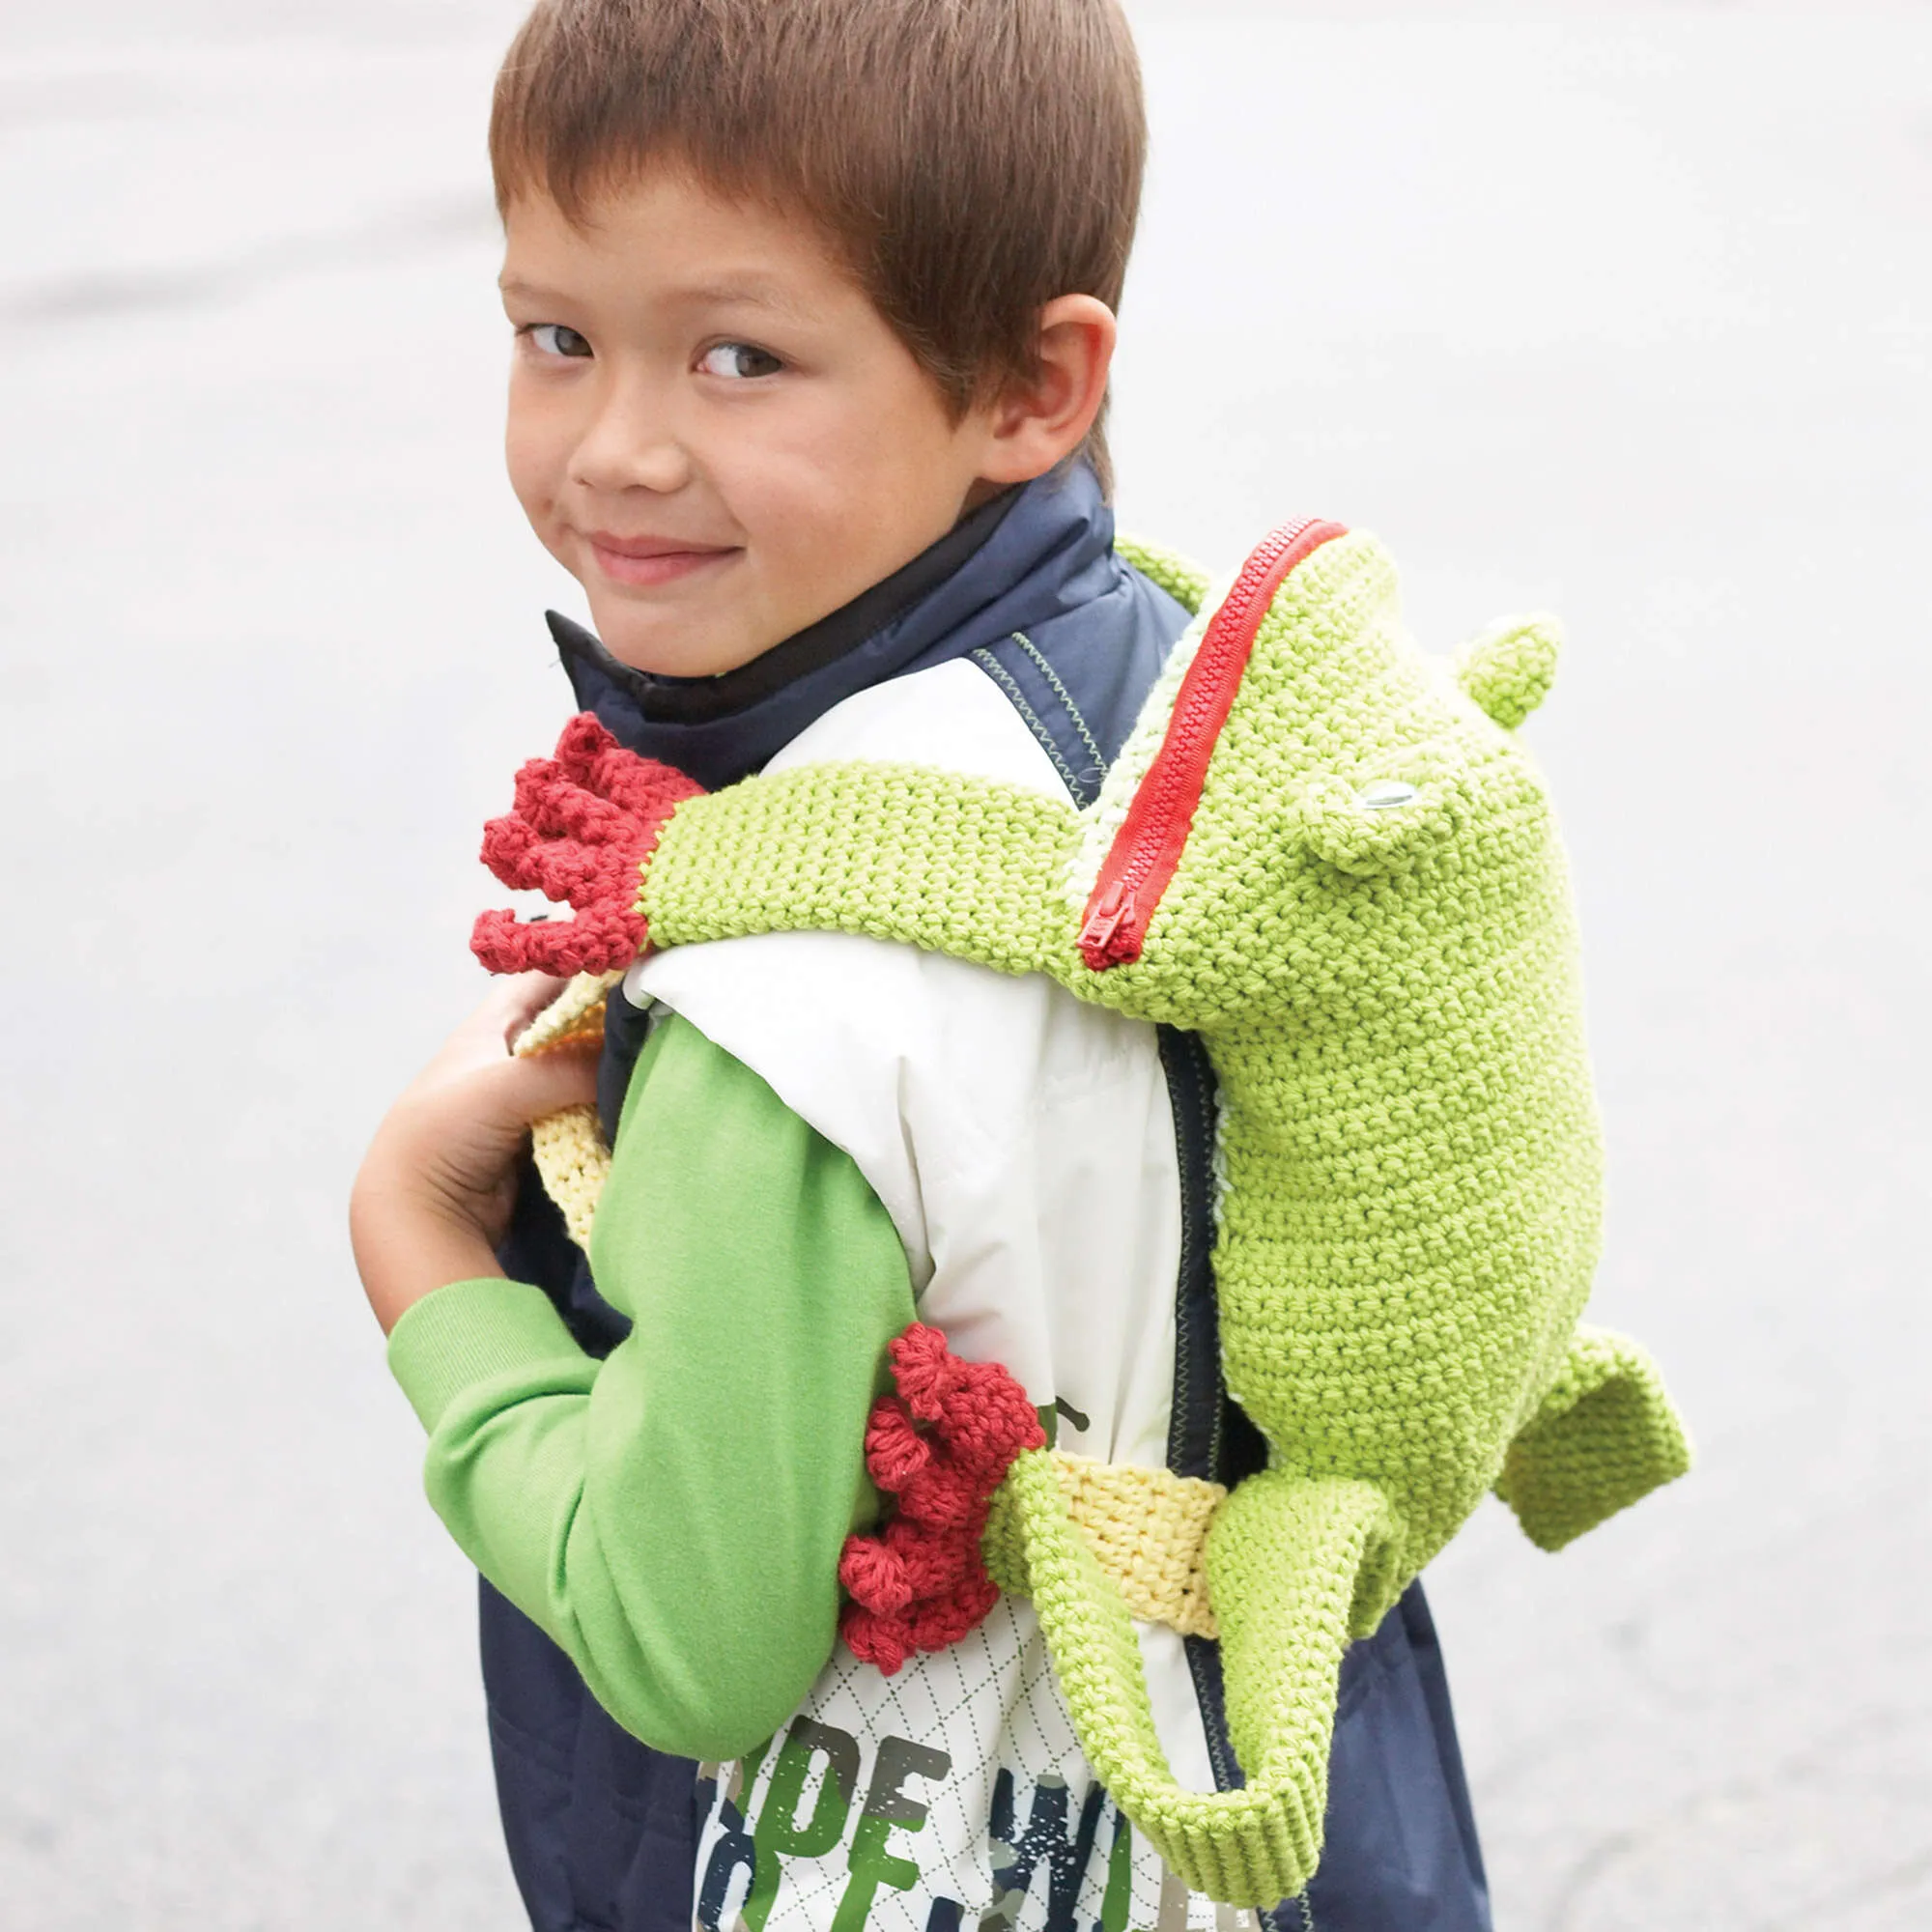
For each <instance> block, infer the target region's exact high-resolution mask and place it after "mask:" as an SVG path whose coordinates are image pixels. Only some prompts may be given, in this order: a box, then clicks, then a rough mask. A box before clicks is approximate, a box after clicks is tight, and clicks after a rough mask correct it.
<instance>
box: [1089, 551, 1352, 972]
mask: <svg viewBox="0 0 1932 1932" xmlns="http://www.w3.org/2000/svg"><path fill="white" fill-rule="evenodd" d="M1346 534H1347V530H1346V528H1345V527H1344V526H1342V525H1341V524H1330V523H1323V522H1322V521H1321V519H1320V518H1318V517H1304V518H1303V519H1302V520H1301V521H1300V522H1299V523H1294V524H1284V525H1282V526H1281V527H1280V528H1279V529H1278V530H1275V531H1274V532H1273V533H1272V534H1271V535H1269V536H1268V537H1267V538H1266V539H1265V540H1264V542H1263V543H1262V545H1261V546H1260V548H1259V549H1258V550H1256V552H1255V553H1254V554H1253V555H1252V556H1250V557H1249V558H1248V560H1247V562H1246V563H1244V564H1243V565H1242V566H1241V574H1240V576H1239V577H1237V578H1236V580H1235V587H1234V588H1233V589H1232V590H1231V591H1229V593H1228V595H1227V597H1226V599H1225V600H1224V601H1223V603H1222V605H1221V608H1220V610H1218V611H1216V612H1215V613H1214V617H1213V621H1212V622H1211V623H1209V624H1208V630H1207V633H1206V635H1205V636H1204V637H1203V638H1202V639H1201V646H1200V648H1199V649H1198V650H1197V651H1196V652H1195V654H1194V662H1193V663H1192V664H1191V665H1189V666H1188V667H1187V673H1186V675H1185V676H1184V677H1183V678H1182V679H1181V681H1180V690H1179V692H1178V693H1177V694H1176V696H1175V700H1174V715H1173V717H1171V718H1170V719H1169V720H1168V721H1167V731H1166V734H1165V735H1164V736H1163V737H1162V739H1161V741H1160V749H1159V750H1158V751H1156V752H1155V753H1154V754H1153V762H1152V763H1151V765H1150V766H1149V767H1148V770H1147V775H1146V777H1144V778H1143V779H1142V780H1141V781H1140V784H1139V785H1138V787H1136V789H1135V792H1134V795H1133V798H1132V800H1131V801H1130V802H1129V804H1128V806H1127V815H1126V817H1125V818H1124V819H1123V820H1122V824H1121V829H1120V830H1119V831H1118V832H1117V833H1115V835H1114V842H1113V844H1112V845H1111V846H1110V847H1108V850H1107V857H1106V860H1105V862H1104V864H1102V866H1101V867H1100V875H1099V877H1098V878H1096V879H1095V880H1094V890H1093V892H1092V893H1091V894H1090V895H1089V896H1088V899H1087V913H1086V919H1085V922H1084V923H1083V924H1082V925H1081V928H1080V956H1081V957H1082V958H1083V959H1085V960H1086V962H1087V964H1088V965H1089V966H1090V967H1091V968H1092V969H1093V970H1094V972H1095V973H1104V972H1105V971H1106V970H1107V968H1108V967H1110V966H1124V965H1128V964H1130V963H1131V962H1132V961H1134V960H1136V959H1138V958H1139V957H1140V956H1141V948H1142V946H1143V945H1144V944H1145V943H1146V940H1147V930H1148V926H1149V925H1150V923H1151V922H1152V919H1153V916H1154V913H1155V912H1156V911H1157V910H1158V909H1159V906H1160V901H1161V897H1162V895H1163V894H1165V893H1166V891H1167V888H1168V884H1169V882H1170V881H1171V880H1172V879H1173V877H1174V872H1175V867H1177V866H1179V863H1180V854H1181V851H1182V849H1183V848H1184V847H1185V845H1186V843H1187V835H1188V833H1189V831H1190V830H1191V829H1192V827H1193V824H1194V811H1195V808H1196V807H1197V806H1198V805H1199V804H1200V803H1201V787H1202V785H1203V784H1204V783H1205V782H1206V781H1207V777H1208V761H1209V760H1210V759H1211V758H1212V757H1213V755H1214V747H1215V745H1216V743H1217V742H1218V741H1219V739H1220V736H1221V727H1222V726H1223V725H1225V724H1226V723H1227V722H1228V713H1229V712H1230V711H1231V710H1232V709H1233V708H1234V702H1235V692H1236V689H1237V687H1238V686H1239V684H1240V682H1241V673H1242V672H1243V671H1244V670H1246V668H1247V665H1248V657H1249V655H1250V653H1251V652H1252V651H1253V649H1254V644H1255V634H1256V632H1257V631H1259V630H1260V629H1261V624H1262V619H1263V617H1264V616H1265V615H1266V614H1267V608H1268V606H1269V604H1271V603H1272V602H1273V601H1274V594H1275V592H1276V591H1277V590H1279V589H1280V588H1281V586H1282V583H1283V582H1285V581H1286V579H1287V577H1288V575H1289V573H1290V572H1291V571H1293V569H1294V568H1295V566H1296V565H1297V564H1299V563H1301V562H1302V561H1303V560H1304V559H1305V558H1307V557H1309V556H1311V555H1312V554H1314V553H1315V552H1316V551H1317V550H1319V549H1320V548H1321V546H1322V545H1323V544H1325V543H1327V542H1329V541H1330V539H1332V538H1334V537H1339V536H1344V535H1346Z"/></svg>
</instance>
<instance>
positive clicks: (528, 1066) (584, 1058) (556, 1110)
mask: <svg viewBox="0 0 1932 1932" xmlns="http://www.w3.org/2000/svg"><path fill="white" fill-rule="evenodd" d="M600 1044H601V1042H598V1041H594V1040H583V1041H580V1042H572V1043H569V1044H564V1043H561V1042H559V1043H558V1044H557V1045H555V1046H552V1047H546V1048H545V1049H544V1050H543V1051H542V1052H540V1053H531V1054H526V1055H524V1056H523V1057H521V1058H519V1059H514V1060H512V1061H511V1062H510V1063H509V1066H508V1068H507V1069H506V1075H507V1077H508V1078H509V1079H511V1080H512V1081H514V1082H515V1085H514V1088H513V1089H512V1091H513V1092H514V1094H515V1095H516V1103H515V1104H516V1110H517V1112H518V1113H519V1114H520V1115H521V1116H522V1117H523V1119H524V1120H525V1121H526V1122H531V1121H541V1120H542V1119H544V1117H545V1116H546V1115H549V1114H560V1113H562V1111H563V1110H564V1109H565V1108H566V1107H583V1106H592V1105H595V1103H596V1100H597V1055H598V1051H599V1046H600Z"/></svg>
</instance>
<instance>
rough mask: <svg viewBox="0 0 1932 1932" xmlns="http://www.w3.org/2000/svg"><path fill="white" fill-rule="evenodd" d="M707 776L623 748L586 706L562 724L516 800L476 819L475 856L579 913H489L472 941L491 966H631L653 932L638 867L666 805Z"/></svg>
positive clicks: (585, 969)
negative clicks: (555, 916) (642, 907)
mask: <svg viewBox="0 0 1932 1932" xmlns="http://www.w3.org/2000/svg"><path fill="white" fill-rule="evenodd" d="M703 789H704V787H703V786H702V785H700V784H698V783H697V782H696V781H695V780H692V779H688V778H686V777H685V775H684V774H683V773H682V772H680V771H677V770H675V769H674V768H673V767H671V766H669V765H666V764H661V763H659V762H658V761H657V760H656V759H655V758H640V757H639V756H638V754H637V753H635V752H627V751H625V750H624V749H623V747H622V746H621V745H619V744H618V743H617V741H616V739H615V738H613V737H612V736H611V733H610V732H609V731H607V730H606V729H605V728H604V726H603V725H600V724H599V723H598V722H597V719H596V718H595V716H594V715H593V714H592V713H590V712H588V711H582V712H580V713H579V714H578V715H577V716H576V717H575V718H573V719H572V720H571V721H570V723H569V724H567V725H565V726H564V727H563V734H562V736H561V737H559V738H558V739H557V741H556V755H555V756H554V757H550V758H532V759H530V761H529V762H528V763H527V764H526V765H525V766H524V767H523V769H522V770H521V771H520V772H518V774H517V792H516V807H515V810H512V811H509V812H506V813H505V814H504V815H503V816H502V817H501V818H493V819H492V820H491V821H490V822H489V824H488V825H486V826H485V827H484V828H483V863H484V864H485V865H486V866H488V867H490V869H491V870H492V871H493V872H495V873H496V875H497V878H499V879H500V880H501V881H502V882H503V884H504V885H506V886H511V887H514V888H516V889H517V890H518V891H520V892H521V891H528V890H535V891H538V892H541V893H543V894H544V895H545V896H546V897H548V898H552V899H555V900H557V901H558V902H559V903H561V902H563V901H566V900H567V901H568V902H569V904H570V906H571V907H572V909H573V910H574V911H575V913H576V915H577V916H576V918H574V919H568V920H555V921H550V920H543V921H531V922H529V923H525V922H523V921H520V920H519V919H518V918H517V917H516V915H515V914H514V913H510V912H486V913H484V914H483V915H482V916H481V917H480V918H479V919H478V920H477V922H476V925H475V929H474V931H473V932H472V933H471V934H470V939H469V946H470V951H471V952H474V953H475V954H476V956H477V958H478V959H480V960H481V961H482V962H483V964H484V965H485V966H487V967H488V968H489V969H490V971H491V972H493V973H523V972H527V971H528V970H529V969H530V968H532V967H536V968H538V969H540V970H541V971H543V972H546V973H557V974H572V973H604V972H609V971H612V970H614V969H616V968H619V967H623V966H628V965H629V964H630V963H631V961H632V960H633V959H635V958H636V957H637V956H638V955H639V952H642V951H643V950H644V945H645V942H646V940H647V939H648V937H649V935H648V933H647V932H646V930H645V925H644V918H643V915H642V914H641V913H640V912H639V910H638V894H639V881H640V868H641V867H642V866H643V864H644V862H645V861H646V860H647V859H648V858H649V857H650V855H651V853H652V852H653V851H654V850H655V849H656V847H657V842H658V838H659V835H660V834H661V833H662V832H663V830H664V828H665V824H666V821H667V820H668V818H669V817H670V815H671V813H672V812H673V811H675V810H677V808H678V807H679V806H680V805H682V804H683V803H684V801H685V800H686V799H688V798H695V797H696V796H697V795H698V794H699V793H700V792H701V791H702V790H703Z"/></svg>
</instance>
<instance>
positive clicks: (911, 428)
mask: <svg viewBox="0 0 1932 1932" xmlns="http://www.w3.org/2000/svg"><path fill="white" fill-rule="evenodd" d="M590 213H591V218H590V219H589V220H588V221H586V222H585V223H584V224H583V225H582V226H576V225H573V224H572V223H571V222H570V221H568V220H566V219H565V218H564V216H563V214H562V213H561V212H560V211H559V210H558V209H557V207H556V206H555V204H554V202H552V201H551V200H550V199H549V198H548V197H546V196H544V195H541V194H536V193H527V194H525V195H522V196H520V197H518V199H517V200H516V201H514V202H513V203H512V204H511V206H510V209H509V213H508V215H507V217H506V222H505V226H506V231H507V244H508V245H507V250H506V255H505V260H504V266H503V276H502V288H503V301H504V306H505V308H506V309H507V310H508V312H509V316H510V320H511V321H512V323H514V324H515V325H516V327H517V343H516V355H515V362H514V366H513V371H512V374H511V378H510V415H509V435H508V453H509V466H510V481H511V483H512V485H513V487H514V488H515V490H516V493H517V497H518V499H519V500H520V501H521V502H522V504H523V506H524V510H525V513H526V515H527V516H528V518H529V520H530V524H531V526H532V527H533V528H534V529H535V530H536V533H537V535H538V536H539V537H541V538H542V539H543V542H544V544H545V546H546V547H547V548H548V549H549V550H550V552H551V554H553V555H554V557H555V558H556V559H557V561H558V562H559V563H561V564H562V565H563V567H564V568H565V569H566V570H568V571H569V572H570V573H571V575H572V576H573V577H575V578H576V579H577V580H578V582H580V583H582V585H583V588H584V590H585V592H586V594H587V595H588V597H589V600H590V611H591V615H592V618H593V619H594V621H595V623H596V627H597V631H598V634H599V636H600V637H602V639H604V642H605V644H606V645H607V646H608V647H609V649H610V650H611V653H612V654H613V655H614V656H615V657H617V658H619V659H620V660H622V661H623V662H624V663H625V664H628V665H633V666H635V667H636V668H639V670H649V671H658V672H664V673H668V674H670V675H675V676H683V677H694V676H705V675H710V674H713V673H716V672H719V671H725V670H730V669H732V668H735V667H736V666H739V665H742V664H746V663H748V662H749V661H750V660H751V659H753V658H754V657H756V656H758V655H759V653H760V652H762V651H766V650H769V649H770V648H771V647H772V646H773V645H774V644H777V643H780V642H781V641H782V640H783V639H786V638H788V637H790V636H792V634H793V633H795V632H797V631H801V630H803V629H804V628H805V627H806V626H807V625H808V624H810V623H812V622H814V621H816V620H817V619H818V618H820V617H823V616H825V615H827V614H828V613H829V612H831V611H836V610H838V608H839V607H840V606H841V605H843V604H846V603H849V602H850V601H851V599H853V598H854V597H856V596H858V595H859V593H860V592H861V591H863V590H865V589H867V588H868V587H869V586H870V585H872V584H873V583H876V582H878V581H879V580H880V579H881V578H884V577H887V576H890V575H891V574H892V572H893V571H895V570H896V569H897V568H898V567H899V566H900V565H901V564H903V563H907V562H909V561H910V560H911V559H912V558H913V557H915V556H917V555H918V554H919V553H920V552H921V551H922V550H923V549H924V548H925V547H926V546H927V545H928V544H930V543H932V542H934V541H935V540H937V539H938V538H939V537H941V536H943V535H944V534H945V533H946V532H947V530H949V529H950V528H951V527H952V525H953V524H954V522H956V521H957V519H958V516H959V513H960V511H961V509H962V508H963V507H964V505H965V503H966V500H967V497H968V495H969V493H971V491H972V489H973V486H974V484H975V482H976V481H978V480H979V479H980V475H981V474H982V465H983V463H984V461H985V458H986V455H987V449H988V442H987V439H988V437H989V436H990V434H991V431H990V428H989V419H988V414H987V412H971V413H969V414H968V415H967V416H966V417H965V418H964V419H963V420H960V421H956V422H955V421H954V420H953V419H952V416H951V414H950V413H949V412H948V411H947V409H946V407H945V405H944V403H943V402H942V400H941V398H940V394H939V391H938V389H937V388H936V386H935V385H934V384H933V383H932V381H931V379H930V378H929V377H928V376H927V375H926V374H925V372H924V371H923V369H921V367H920V366H919V364H918V363H917V362H915V361H914V359H913V357H912V355H911V353H910V352H909V351H908V350H907V349H906V348H905V346H904V344H903V343H901V342H900V341H899V339H898V337H897V336H896V335H895V334H894V333H893V331H892V329H891V328H890V327H888V326H887V324H886V322H885V320H884V318H883V317H881V315H880V314H879V312H878V311H877V309H875V308H874V307H873V306H872V303H871V301H870V300H869V299H868V298H867V296H866V295H865V293H864V292H863V291H862V290H861V289H860V288H859V286H858V284H857V283H856V282H855V281H854V280H853V279H852V277H851V275H850V274H849V272H848V271H847V270H845V269H844V268H843V266H842V265H841V264H840V263H839V262H838V260H837V259H836V258H835V257H834V256H833V254H832V253H831V252H830V250H829V249H828V248H827V247H826V246H825V244H824V243H823V242H822V241H821V240H820V239H819V237H818V235H817V234H816V232H815V231H814V230H813V229H812V228H811V227H810V224H809V223H807V222H805V221H804V220H802V219H800V218H796V217H788V216H785V215H782V214H780V213H775V212H773V211H772V210H769V209H767V208H764V207H762V206H759V205H753V204H740V203H735V202H730V201H725V200H723V199H720V198H719V197H718V196H716V195H714V194H712V193H711V192H710V191H709V190H707V189H705V188H703V187H700V186H698V185H696V184H695V183H694V182H692V181H691V180H690V179H689V178H688V177H687V176H685V175H684V174H682V173H680V172H677V171H674V170H672V169H670V168H657V169H653V170H651V171H649V172H648V173H647V174H646V175H644V176H643V178H642V179H640V180H639V181H638V182H636V183H635V184H632V185H627V186H624V187H622V188H619V189H614V190H612V191H611V192H609V193H607V194H605V195H604V196H602V197H601V198H600V199H599V200H598V201H597V202H596V203H595V204H593V206H592V209H591V211H590Z"/></svg>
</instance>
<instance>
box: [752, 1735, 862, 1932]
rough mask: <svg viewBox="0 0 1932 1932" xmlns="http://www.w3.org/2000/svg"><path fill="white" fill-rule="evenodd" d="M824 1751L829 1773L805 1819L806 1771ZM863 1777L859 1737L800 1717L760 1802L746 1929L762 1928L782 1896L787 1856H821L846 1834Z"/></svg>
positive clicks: (780, 1749)
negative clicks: (854, 1796)
mask: <svg viewBox="0 0 1932 1932" xmlns="http://www.w3.org/2000/svg"><path fill="white" fill-rule="evenodd" d="M821 1756H822V1757H823V1758H824V1759H825V1775H824V1776H823V1777H821V1778H820V1779H819V1783H818V1799H817V1802H816V1803H815V1804H813V1805H812V1807H811V1817H810V1820H808V1822H807V1823H805V1824H804V1825H801V1824H800V1823H799V1822H798V1803H799V1800H800V1798H802V1797H803V1796H804V1794H805V1779H806V1774H807V1772H808V1771H810V1768H811V1761H812V1759H813V1758H815V1757H821ZM858 1783H859V1741H858V1740H857V1739H856V1738H855V1737H853V1736H852V1735H851V1733H850V1732H849V1731H841V1730H839V1729H838V1726H837V1725H835V1724H821V1723H819V1722H817V1721H816V1720H815V1719H811V1718H794V1719H792V1725H791V1729H790V1730H789V1731H787V1732H786V1733H785V1741H784V1743H783V1744H782V1745H781V1746H780V1747H779V1759H778V1763H777V1764H775V1765H774V1766H773V1767H772V1781H771V1783H770V1784H768V1785H767V1786H766V1787H765V1802H764V1803H763V1804H760V1805H759V1806H758V1823H757V1829H756V1830H755V1831H754V1832H753V1840H754V1842H755V1843H756V1846H757V1861H756V1867H755V1869H754V1870H753V1874H752V1890H751V1895H750V1896H749V1897H748V1898H747V1899H746V1900H745V1927H746V1932H762V1928H763V1926H764V1922H765V1918H766V1917H767V1915H768V1914H769V1913H770V1912H771V1909H772V1900H773V1899H774V1898H776V1897H777V1896H778V1889H779V1860H780V1859H781V1857H784V1858H801V1859H815V1858H819V1857H822V1856H823V1855H824V1854H825V1853H826V1852H829V1851H830V1850H831V1849H832V1848H833V1846H834V1845H836V1844H837V1843H838V1840H839V1839H840V1838H841V1837H843V1836H844V1834H845V1820H846V1817H847V1815H848V1814H849V1813H850V1811H851V1809H852V1793H853V1792H854V1790H856V1789H857V1787H858Z"/></svg>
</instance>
